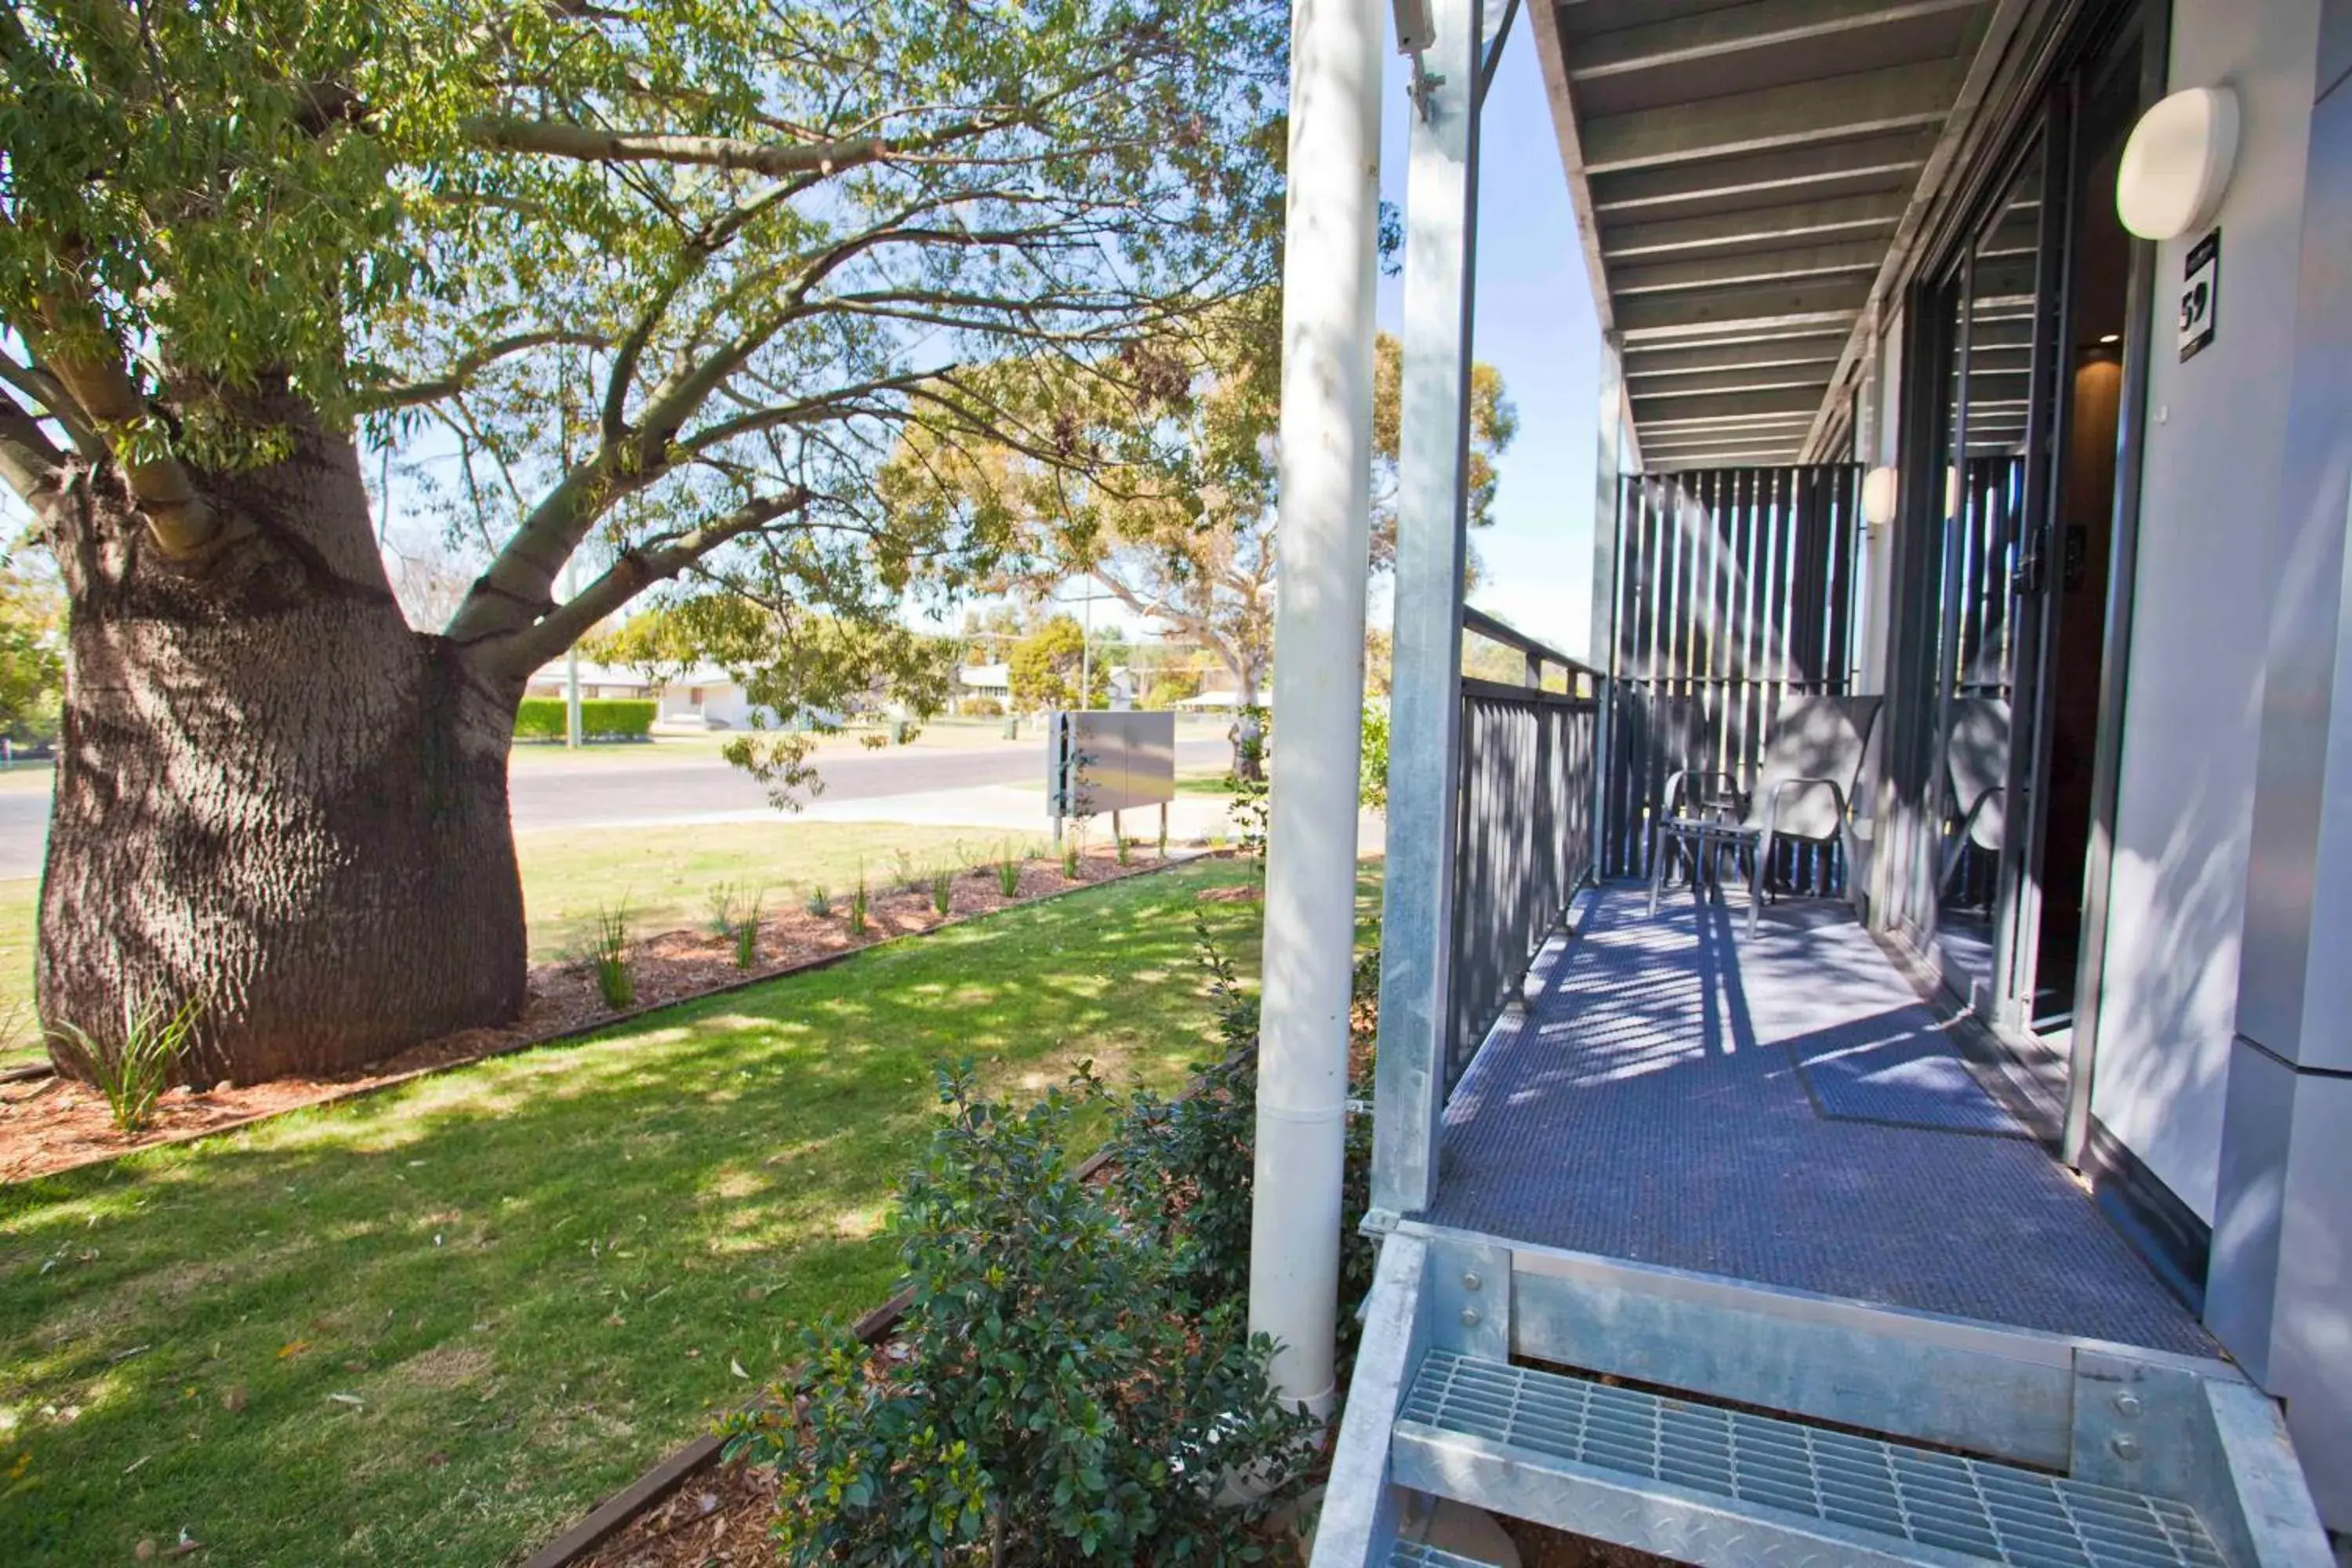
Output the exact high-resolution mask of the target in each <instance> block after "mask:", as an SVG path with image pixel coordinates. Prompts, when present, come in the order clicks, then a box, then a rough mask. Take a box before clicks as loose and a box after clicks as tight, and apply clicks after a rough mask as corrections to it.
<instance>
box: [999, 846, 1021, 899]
mask: <svg viewBox="0 0 2352 1568" xmlns="http://www.w3.org/2000/svg"><path fill="white" fill-rule="evenodd" d="M996 890H997V891H998V892H999V893H1000V894H1002V895H1003V896H1004V897H1005V898H1008V899H1014V898H1019V897H1020V896H1021V861H1020V858H1019V857H1017V856H1015V855H1014V854H1013V851H1012V849H1011V848H1010V847H1007V848H1006V850H1005V851H1004V853H1003V855H1002V856H1000V857H998V858H997V861H996Z"/></svg>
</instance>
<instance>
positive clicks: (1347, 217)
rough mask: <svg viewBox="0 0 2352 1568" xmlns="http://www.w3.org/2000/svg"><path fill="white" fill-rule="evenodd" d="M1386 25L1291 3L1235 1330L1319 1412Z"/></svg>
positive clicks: (1360, 674) (1359, 662) (1364, 544)
mask: <svg viewBox="0 0 2352 1568" xmlns="http://www.w3.org/2000/svg"><path fill="white" fill-rule="evenodd" d="M1386 31H1387V29H1386V27H1385V26H1384V18H1383V16H1382V14H1381V8H1380V7H1379V5H1377V4H1376V3H1375V0H1295V3H1294V5H1293V6H1292V9H1291V16H1290V70H1291V76H1290V163H1289V170H1290V191H1289V207H1288V211H1287V214H1286V222H1285V229H1284V234H1285V252H1284V258H1283V279H1282V281H1283V305H1282V343H1283V355H1282V439H1281V506H1282V531H1281V540H1282V544H1281V548H1282V558H1281V571H1280V577H1279V586H1278V590H1277V593H1278V603H1277V607H1276V618H1275V662H1274V734H1275V740H1276V746H1277V748H1278V751H1279V755H1280V763H1279V765H1278V766H1277V767H1276V769H1275V772H1274V776H1273V788H1272V798H1271V800H1270V802H1269V813H1270V821H1269V824H1268V828H1267V847H1266V885H1265V964H1264V969H1263V976H1264V979H1263V992H1264V996H1265V1005H1264V1011H1263V1015H1262V1019H1261V1031H1260V1037H1259V1038H1260V1045H1259V1058H1258V1101H1257V1156H1256V1191H1255V1202H1254V1204H1253V1206H1252V1213H1251V1234H1250V1310H1249V1321H1250V1328H1251V1329H1252V1330H1253V1331H1255V1332H1260V1333H1265V1334H1270V1335H1272V1336H1273V1337H1274V1339H1275V1340H1276V1343H1277V1346H1278V1348H1277V1350H1276V1353H1275V1358H1274V1368H1273V1373H1274V1385H1275V1389H1276V1392H1277V1393H1278V1394H1280V1395H1281V1396H1282V1397H1283V1398H1285V1399H1286V1400H1288V1401H1290V1402H1291V1403H1293V1404H1297V1405H1304V1406H1306V1407H1307V1409H1309V1410H1311V1411H1313V1412H1314V1413H1316V1414H1317V1415H1328V1413H1329V1411H1330V1409H1331V1405H1332V1400H1333V1395H1334V1393H1335V1388H1334V1382H1333V1367H1334V1361H1335V1358H1336V1352H1337V1348H1338V1342H1337V1328H1338V1304H1339V1228H1340V1225H1341V1218H1340V1178H1341V1169H1340V1167H1341V1161H1342V1157H1343V1152H1344V1145H1345V1142H1346V1116H1347V1098H1348V1002H1349V976H1350V973H1351V971H1352V970H1353V968H1354V956H1355V955H1354V942H1355V925H1356V910H1355V903H1356V794H1357V788H1358V773H1357V770H1358V765H1359V759H1360V752H1361V748H1362V743H1363V693H1364V585H1365V576H1366V574H1367V570H1368V563H1369V560H1370V550H1371V541H1370V506H1371V493H1370V492H1371V437H1372V320H1373V316H1372V311H1373V289H1374V250H1375V243H1376V236H1377V233H1378V229H1379V222H1380V156H1381V104H1380V97H1381V43H1382V38H1383V35H1384V34H1385V32H1386ZM1247 699H1248V694H1247V693H1244V700H1247Z"/></svg>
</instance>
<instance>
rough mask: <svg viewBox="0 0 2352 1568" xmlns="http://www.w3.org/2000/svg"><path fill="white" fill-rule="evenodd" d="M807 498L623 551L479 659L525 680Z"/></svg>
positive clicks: (778, 500) (746, 511) (739, 512)
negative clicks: (652, 591) (593, 630)
mask: <svg viewBox="0 0 2352 1568" xmlns="http://www.w3.org/2000/svg"><path fill="white" fill-rule="evenodd" d="M810 499H811V498H810V495H809V492H808V491H806V490H800V489H796V490H793V492H792V493H791V494H789V495H783V496H772V497H769V498H766V499H764V500H756V501H751V502H750V503H748V504H746V505H744V506H741V507H739V508H737V509H736V510H734V511H731V512H730V513H728V514H727V515H726V516H725V517H722V518H719V519H718V520H717V521H712V522H708V523H705V524H703V525H702V526H701V527H700V528H697V529H693V530H691V531H688V532H686V533H682V534H679V535H678V536H677V538H675V539H673V540H670V541H669V542H667V543H663V544H658V545H652V546H646V547H640V548H638V549H635V550H628V551H624V552H622V554H621V558H620V559H619V560H617V561H615V562H614V563H613V565H612V567H611V569H610V570H609V571H607V572H605V573H604V575H602V576H600V577H598V578H597V579H596V580H595V581H594V582H593V583H591V584H588V585H587V586H586V587H585V588H583V589H582V590H581V591H580V592H579V593H577V594H575V595H572V597H571V598H570V599H568V600H566V601H565V602H564V603H562V604H561V605H556V606H555V607H554V608H553V609H551V610H550V611H548V612H547V613H546V614H545V615H543V616H540V617H539V619H537V620H536V621H534V622H532V623H531V624H530V626H526V627H524V628H523V629H522V630H520V631H518V632H511V633H509V634H508V635H506V636H504V637H499V638H498V639H497V640H495V641H492V642H488V643H485V644H483V645H482V651H481V655H480V657H481V658H485V659H488V661H490V662H491V663H492V665H493V666H494V667H495V668H497V669H498V670H499V672H500V673H503V674H505V675H508V676H509V677H513V678H518V679H520V678H524V677H528V676H529V675H530V673H531V671H533V670H535V669H537V668H539V667H540V666H541V665H543V664H545V663H546V662H547V661H548V660H549V659H551V658H554V657H555V656H556V655H558V654H560V653H562V651H563V650H564V649H565V648H568V647H571V646H572V644H573V643H575V642H577V641H579V640H580V638H581V637H583V636H585V635H586V634H587V632H588V630H589V628H590V627H592V626H594V625H595V624H596V623H597V622H599V621H601V620H603V619H604V617H605V616H609V615H611V614H613V613H614V611H616V610H618V609H620V608H621V607H622V606H623V605H626V604H627V603H628V602H629V601H630V600H632V599H634V598H635V597H636V596H637V595H639V594H642V593H644V592H645V591H646V589H647V588H650V587H652V586H653V585H654V584H656V583H659V582H664V581H667V579H669V578H672V577H675V576H677V574H679V573H681V572H683V571H685V570H686V569H687V568H688V567H689V566H691V565H693V564H694V563H696V562H698V561H699V560H701V559H702V558H703V557H704V556H706V555H708V554H709V553H710V552H712V551H714V550H716V549H718V548H719V546H720V545H722V544H726V543H728V542H730V541H732V540H737V539H740V538H742V537H743V535H745V534H747V533H753V532H757V531H759V530H761V529H762V528H765V527H767V526H768V525H769V524H771V523H772V522H774V521H777V520H778V519H779V518H783V517H788V516H790V515H792V514H793V513H794V512H798V511H801V510H805V509H806V508H807V506H808V504H809V501H810ZM462 614H463V612H462V611H460V615H461V616H462ZM453 625H454V622H453Z"/></svg>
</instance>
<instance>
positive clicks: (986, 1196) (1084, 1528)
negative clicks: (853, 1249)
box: [725, 1062, 1311, 1568]
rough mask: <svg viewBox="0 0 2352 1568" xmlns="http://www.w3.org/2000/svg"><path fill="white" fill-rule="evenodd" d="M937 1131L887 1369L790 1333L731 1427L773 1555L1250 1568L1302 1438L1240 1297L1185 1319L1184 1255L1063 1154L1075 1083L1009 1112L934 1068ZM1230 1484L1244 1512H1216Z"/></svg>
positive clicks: (913, 1217)
mask: <svg viewBox="0 0 2352 1568" xmlns="http://www.w3.org/2000/svg"><path fill="white" fill-rule="evenodd" d="M1094 1100H1108V1101H1109V1102H1110V1104H1111V1106H1112V1109H1113V1110H1114V1111H1115V1112H1122V1111H1123V1109H1124V1108H1122V1107H1120V1106H1119V1105H1118V1101H1117V1100H1116V1098H1115V1097H1111V1096H1108V1094H1107V1092H1106V1091H1105V1090H1103V1089H1102V1087H1101V1086H1100V1084H1099V1083H1098V1082H1097V1081H1096V1080H1095V1079H1092V1078H1091V1077H1090V1076H1082V1078H1081V1079H1080V1080H1079V1091H1078V1092H1077V1093H1076V1094H1075V1095H1072V1094H1066V1093H1064V1092H1063V1091H1061V1090H1059V1089H1056V1090H1055V1091H1054V1092H1052V1093H1050V1094H1049V1095H1047V1096H1046V1098H1045V1100H1044V1101H1042V1102H1041V1103H1039V1104H1036V1105H1034V1106H1032V1107H1030V1108H1029V1109H1028V1110H1025V1111H1016V1110H1011V1109H1009V1108H1007V1107H1004V1106H1002V1105H997V1104H993V1103H992V1102H990V1101H988V1100H983V1099H982V1098H981V1097H980V1096H979V1093H978V1091H977V1089H976V1087H975V1083H974V1079H973V1075H972V1068H971V1064H970V1063H969V1062H967V1063H964V1064H962V1065H961V1066H960V1067H958V1068H942V1069H941V1070H940V1103H941V1105H942V1107H943V1114H942V1116H941V1117H940V1121H939V1123H938V1126H937V1129H936V1131H934V1132H933V1134H932V1140H931V1147H930V1152H929V1156H928V1158H927V1159H926V1160H925V1162H924V1163H923V1165H922V1167H921V1168H920V1169H919V1171H918V1172H916V1173H915V1174H914V1175H913V1176H912V1177H911V1178H910V1179H909V1180H908V1184H907V1185H906V1187H905V1188H904V1190H903V1192H902V1194H901V1198H900V1203H899V1206H898V1211H897V1213H896V1215H894V1216H893V1217H892V1219H891V1222H890V1232H891V1234H892V1235H893V1236H894V1237H896V1238H897V1241H898V1256H899V1258H900V1261H901V1263H902V1264H903V1266H904V1268H905V1270H906V1275H907V1280H908V1286H909V1287H910V1290H911V1295H912V1300H911V1302H910V1304H909V1306H908V1309H907V1311H906V1314H905V1316H904V1317H903V1318H901V1320H900V1329H899V1337H898V1352H899V1353H898V1354H895V1355H894V1356H892V1357H888V1358H881V1357H876V1356H874V1355H873V1353H872V1352H870V1351H869V1350H868V1349H867V1347H866V1346H865V1345H864V1344H862V1343H860V1342H858V1341H857V1340H856V1338H855V1337H854V1336H853V1335H852V1334H850V1333H849V1332H848V1331H846V1330H844V1329H839V1328H833V1329H827V1330H824V1331H814V1332H810V1333H807V1334H806V1335H804V1336H803V1344H804V1348H805V1352H806V1354H805V1359H804V1360H803V1363H802V1370H801V1372H800V1373H798V1374H797V1375H796V1376H795V1377H794V1378H793V1380H792V1381H791V1382H790V1383H789V1384H786V1385H785V1386H782V1387H780V1388H778V1389H775V1390H773V1391H772V1398H771V1399H770V1400H769V1401H768V1402H766V1403H765V1404H764V1405H762V1406H761V1407H760V1408H758V1409H755V1410H752V1411H750V1412H747V1413H745V1414H742V1415H737V1416H734V1417H732V1418H730V1420H729V1421H728V1422H727V1423H726V1424H725V1428H726V1432H727V1454H728V1456H729V1457H730V1458H749V1459H751V1460H753V1461H755V1462H758V1463H762V1464H771V1465H773V1466H775V1467H776V1468H777V1473H778V1478H779V1479H778V1486H779V1496H778V1509H777V1521H776V1536H777V1539H778V1542H779V1543H780V1545H781V1546H782V1552H783V1557H784V1560H785V1561H786V1562H788V1563H793V1564H799V1565H807V1568H814V1565H815V1564H819V1563H868V1564H884V1563H958V1564H964V1563H971V1564H980V1563H986V1564H991V1565H992V1568H1009V1565H1010V1564H1014V1563H1021V1564H1039V1565H1043V1568H1076V1565H1078V1564H1091V1563H1187V1564H1192V1563H1199V1564H1206V1565H1220V1564H1226V1563H1255V1562H1261V1561H1264V1560H1265V1559H1266V1558H1267V1556H1268V1555H1269V1552H1268V1542H1266V1540H1265V1531H1264V1530H1263V1529H1262V1528H1261V1527H1262V1526H1263V1524H1264V1521H1265V1516H1266V1513H1267V1512H1268V1510H1270V1509H1271V1508H1272V1507H1273V1506H1274V1505H1275V1504H1276V1502H1278V1501H1279V1500H1283V1499H1284V1498H1285V1497H1286V1494H1287V1492H1289V1491H1290V1490H1291V1489H1294V1488H1295V1486H1296V1485H1297V1481H1298V1479H1299V1470H1300V1467H1301V1465H1302V1462H1303V1461H1304V1460H1305V1459H1306V1458H1307V1457H1308V1455H1309V1451H1310V1450H1309V1443H1308V1437H1309V1433H1310V1428H1311V1423H1309V1422H1308V1421H1307V1418H1305V1417H1304V1416H1302V1415H1298V1414H1297V1413H1294V1412H1289V1411H1286V1410H1284V1409H1283V1408H1282V1407H1281V1405H1279V1404H1278V1402H1277V1401H1276V1397H1275V1395H1274V1393H1273V1390H1272V1389H1271V1387H1270V1386H1269V1385H1268V1384H1267V1381H1266V1370H1265V1369H1266V1363H1267V1361H1268V1358H1269V1357H1270V1356H1271V1355H1272V1353H1273V1345H1272V1342H1270V1341H1268V1340H1266V1339H1265V1337H1264V1336H1262V1335H1261V1336H1257V1337H1255V1338H1252V1337H1251V1336H1249V1335H1248V1333H1247V1331H1246V1330H1245V1328H1244V1318H1243V1309H1242V1305H1241V1303H1240V1302H1238V1301H1235V1300H1228V1301H1225V1302H1223V1304H1221V1305H1217V1306H1214V1307H1211V1308H1207V1309H1205V1310H1202V1309H1200V1307H1199V1303H1198V1301H1197V1299H1196V1298H1195V1297H1194V1295H1193V1293H1192V1291H1191V1290H1189V1289H1187V1288H1186V1287H1185V1286H1184V1284H1183V1283H1182V1281H1181V1279H1180V1278H1179V1275H1178V1267H1179V1262H1180V1258H1179V1255H1178V1254H1177V1253H1175V1252H1172V1251H1171V1249H1170V1248H1168V1247H1165V1246H1163V1245H1161V1243H1160V1238H1159V1237H1157V1236H1155V1235H1154V1234H1152V1233H1151V1231H1150V1229H1149V1228H1148V1227H1144V1226H1138V1225H1136V1224H1134V1223H1132V1222H1133V1219H1134V1217H1135V1216H1134V1215H1132V1213H1131V1212H1124V1211H1123V1210H1122V1207H1121V1205H1119V1204H1118V1201H1117V1194H1115V1193H1114V1192H1112V1191H1111V1190H1110V1189H1108V1188H1106V1187H1102V1186H1097V1185H1093V1184H1088V1183H1087V1182H1084V1181H1081V1180H1080V1179H1079V1178H1078V1175H1077V1162H1076V1160H1075V1158H1074V1157H1073V1156H1072V1154H1071V1152H1070V1144H1071V1142H1072V1131H1073V1123H1074V1121H1075V1119H1076V1114H1077V1112H1078V1110H1080V1109H1081V1107H1082V1106H1084V1105H1086V1104H1087V1103H1088V1102H1090V1101H1094ZM1242 1472H1247V1473H1249V1474H1250V1475H1252V1477H1253V1478H1254V1479H1257V1480H1259V1481H1260V1482H1261V1483H1264V1484H1265V1491H1263V1492H1262V1493H1261V1494H1260V1495H1259V1496H1258V1497H1257V1499H1256V1500H1255V1501H1250V1502H1241V1503H1234V1502H1231V1501H1230V1500H1223V1499H1221V1498H1220V1497H1219V1495H1218V1493H1219V1484H1218V1483H1219V1481H1220V1479H1222V1478H1223V1477H1225V1476H1227V1475H1230V1474H1234V1473H1242Z"/></svg>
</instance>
